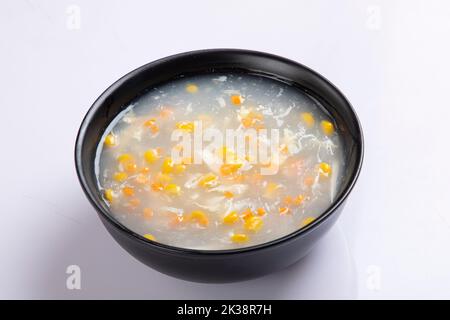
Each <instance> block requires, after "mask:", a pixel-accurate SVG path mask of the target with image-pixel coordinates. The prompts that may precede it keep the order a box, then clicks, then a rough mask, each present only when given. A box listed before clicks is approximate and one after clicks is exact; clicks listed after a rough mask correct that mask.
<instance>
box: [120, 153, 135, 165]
mask: <svg viewBox="0 0 450 320" xmlns="http://www.w3.org/2000/svg"><path fill="white" fill-rule="evenodd" d="M117 161H118V162H119V163H126V162H133V161H134V158H133V156H132V155H131V154H129V153H124V154H121V155H120V156H118V157H117Z"/></svg>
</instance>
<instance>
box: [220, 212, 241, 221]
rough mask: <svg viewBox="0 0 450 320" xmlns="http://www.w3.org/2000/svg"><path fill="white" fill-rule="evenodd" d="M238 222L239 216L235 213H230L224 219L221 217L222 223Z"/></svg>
mask: <svg viewBox="0 0 450 320" xmlns="http://www.w3.org/2000/svg"><path fill="white" fill-rule="evenodd" d="M238 221H239V215H238V213H237V212H236V211H231V212H230V213H228V214H227V215H226V216H225V217H223V223H225V224H234V223H236V222H238Z"/></svg>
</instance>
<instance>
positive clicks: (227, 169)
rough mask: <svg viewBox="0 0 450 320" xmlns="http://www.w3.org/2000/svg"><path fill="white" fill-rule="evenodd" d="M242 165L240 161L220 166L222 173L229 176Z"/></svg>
mask: <svg viewBox="0 0 450 320" xmlns="http://www.w3.org/2000/svg"><path fill="white" fill-rule="evenodd" d="M240 167H242V164H240V163H224V164H222V165H221V166H220V173H221V174H222V175H223V176H229V175H232V174H234V173H236V172H237V171H238V170H239V168H240Z"/></svg>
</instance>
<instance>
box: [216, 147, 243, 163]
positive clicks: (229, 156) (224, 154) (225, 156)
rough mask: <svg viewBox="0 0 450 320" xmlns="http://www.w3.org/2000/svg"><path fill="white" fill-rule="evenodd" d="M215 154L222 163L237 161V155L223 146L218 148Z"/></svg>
mask: <svg viewBox="0 0 450 320" xmlns="http://www.w3.org/2000/svg"><path fill="white" fill-rule="evenodd" d="M217 154H218V156H219V157H220V158H221V159H222V161H223V162H233V161H236V160H237V159H238V157H237V154H236V153H235V152H234V151H233V150H230V149H229V148H227V147H225V146H223V147H222V148H219V149H218V151H217Z"/></svg>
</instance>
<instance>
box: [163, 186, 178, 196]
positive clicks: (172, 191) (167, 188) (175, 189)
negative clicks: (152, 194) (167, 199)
mask: <svg viewBox="0 0 450 320" xmlns="http://www.w3.org/2000/svg"><path fill="white" fill-rule="evenodd" d="M164 190H165V191H166V192H167V193H168V194H170V195H172V196H178V195H180V193H181V188H180V186H178V185H176V184H174V183H169V184H168V185H167V186H165V188H164Z"/></svg>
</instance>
